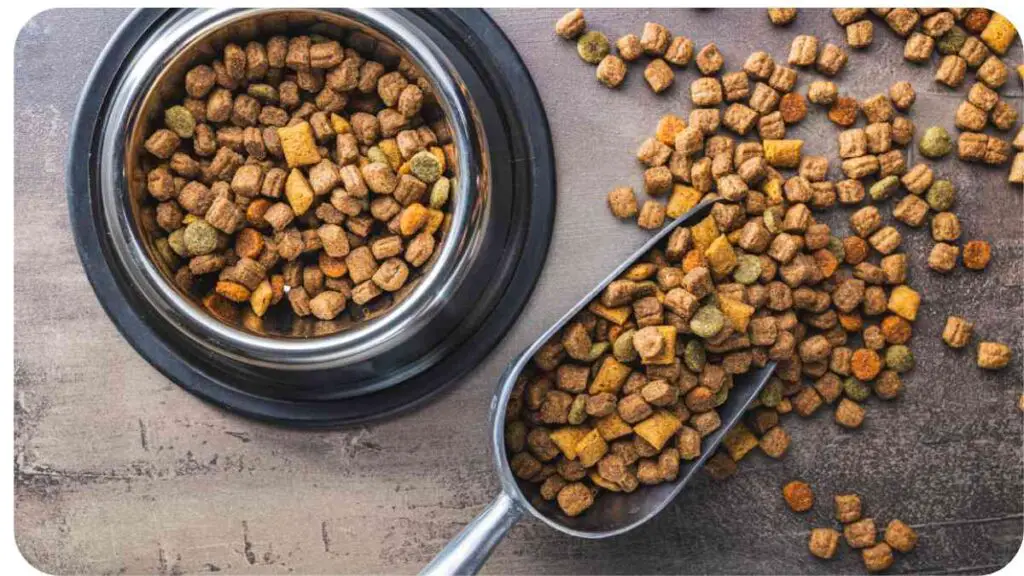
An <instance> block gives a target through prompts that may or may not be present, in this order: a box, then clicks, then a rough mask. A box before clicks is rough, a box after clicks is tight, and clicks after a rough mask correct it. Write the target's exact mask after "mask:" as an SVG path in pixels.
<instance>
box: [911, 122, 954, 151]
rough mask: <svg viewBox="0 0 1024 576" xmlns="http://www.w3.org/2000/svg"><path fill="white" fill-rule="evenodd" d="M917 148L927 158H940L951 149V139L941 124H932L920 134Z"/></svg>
mask: <svg viewBox="0 0 1024 576" xmlns="http://www.w3.org/2000/svg"><path fill="white" fill-rule="evenodd" d="M917 148H918V150H920V151H921V154H923V155H924V156H926V157H928V158H942V157H943V156H945V155H946V154H949V153H950V152H952V151H953V139H952V138H950V137H949V132H946V129H945V128H943V127H942V126H932V127H931V128H929V129H927V130H925V131H924V134H922V135H921V139H920V140H919V141H918V143H917Z"/></svg>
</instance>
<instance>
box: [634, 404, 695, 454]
mask: <svg viewBox="0 0 1024 576" xmlns="http://www.w3.org/2000/svg"><path fill="white" fill-rule="evenodd" d="M682 425H683V423H682V422H680V421H679V419H678V418H676V417H675V416H673V415H671V414H669V413H668V412H666V411H664V410H658V411H657V412H655V413H654V414H651V416H650V417H649V418H647V419H645V420H644V421H643V422H640V423H639V424H637V425H636V426H634V427H633V432H634V433H635V434H636V435H637V436H639V437H641V438H643V439H644V440H646V441H647V443H648V444H650V445H651V446H654V448H655V449H656V450H661V449H662V448H664V447H665V444H667V443H668V441H669V440H671V439H672V436H673V435H674V434H675V433H676V432H677V431H678V430H679V428H680V427H682Z"/></svg>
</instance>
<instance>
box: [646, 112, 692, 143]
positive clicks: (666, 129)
mask: <svg viewBox="0 0 1024 576" xmlns="http://www.w3.org/2000/svg"><path fill="white" fill-rule="evenodd" d="M685 129H686V122H685V121H684V120H683V119H682V118H680V117H679V116H676V115H675V114H665V115H664V116H662V117H661V120H658V128H657V129H656V130H655V131H654V137H655V138H657V139H658V141H659V142H661V143H662V144H664V145H666V146H672V147H673V148H674V147H675V145H676V134H679V133H680V132H682V131H683V130H685Z"/></svg>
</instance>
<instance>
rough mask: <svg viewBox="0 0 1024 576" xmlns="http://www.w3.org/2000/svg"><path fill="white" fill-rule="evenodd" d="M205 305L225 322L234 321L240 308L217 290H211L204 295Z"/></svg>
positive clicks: (211, 312)
mask: <svg viewBox="0 0 1024 576" xmlns="http://www.w3.org/2000/svg"><path fill="white" fill-rule="evenodd" d="M203 306H204V307H205V308H206V309H207V310H208V311H209V312H210V314H213V315H214V317H216V318H219V319H220V320H223V321H225V322H232V321H234V320H235V319H236V318H237V316H238V308H235V305H234V304H232V303H231V301H230V300H228V299H227V298H225V297H223V296H221V295H220V294H217V293H216V292H210V293H209V294H207V295H206V296H204V297H203Z"/></svg>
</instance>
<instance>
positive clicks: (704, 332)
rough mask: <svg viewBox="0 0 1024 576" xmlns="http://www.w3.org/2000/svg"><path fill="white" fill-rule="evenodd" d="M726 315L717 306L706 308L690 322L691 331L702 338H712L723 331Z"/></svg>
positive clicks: (698, 312)
mask: <svg viewBox="0 0 1024 576" xmlns="http://www.w3.org/2000/svg"><path fill="white" fill-rule="evenodd" d="M723 326H725V315H724V314H722V311H721V310H719V309H718V308H716V307H715V306H710V305H709V306H704V307H703V308H701V309H700V310H698V311H697V313H696V314H694V315H693V319H691V320H690V330H692V331H693V333H694V334H696V335H697V336H700V337H701V338H711V337H712V336H714V335H716V334H718V333H719V332H721V331H722V327H723Z"/></svg>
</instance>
